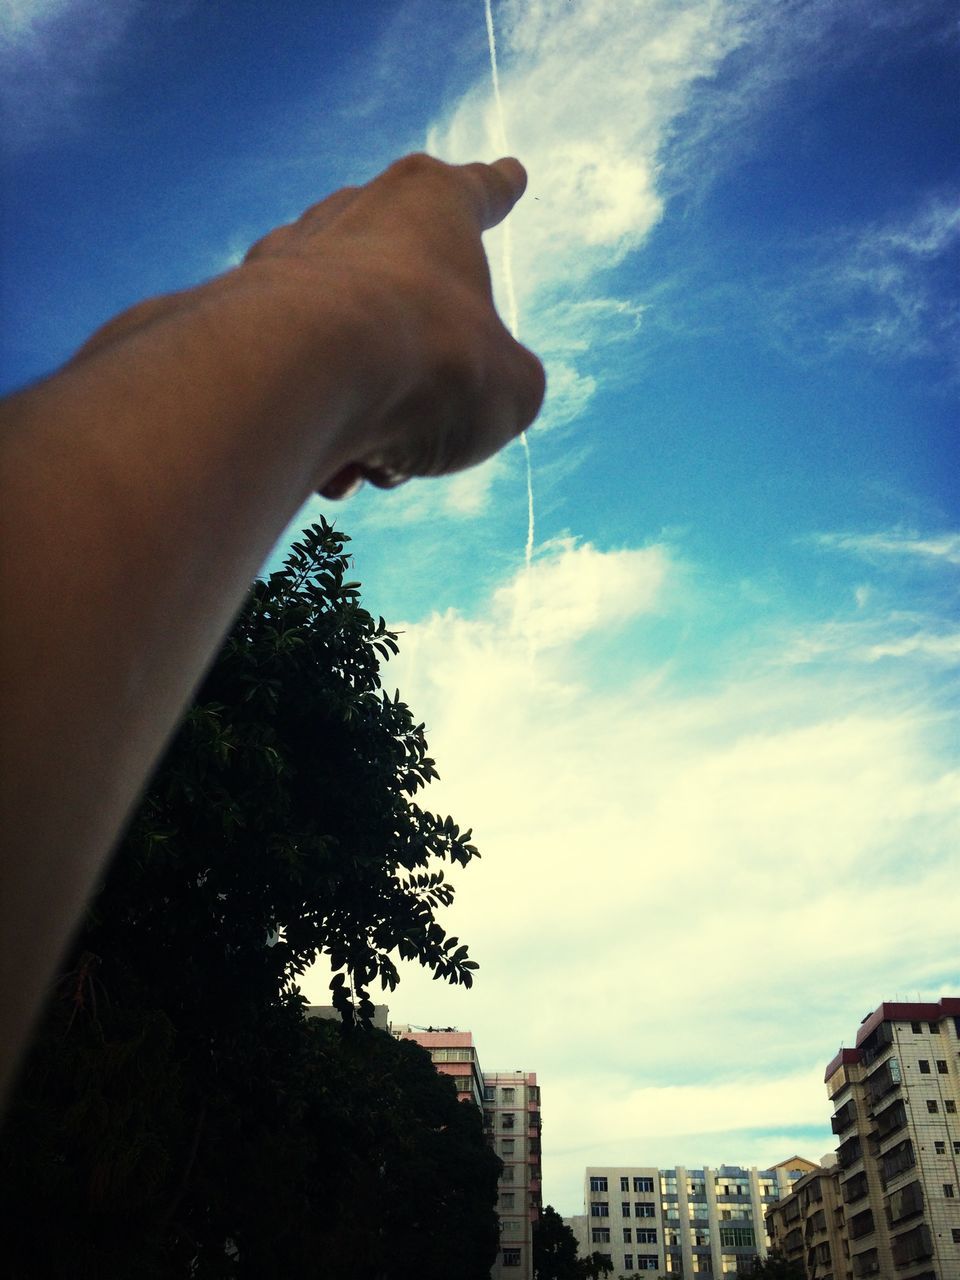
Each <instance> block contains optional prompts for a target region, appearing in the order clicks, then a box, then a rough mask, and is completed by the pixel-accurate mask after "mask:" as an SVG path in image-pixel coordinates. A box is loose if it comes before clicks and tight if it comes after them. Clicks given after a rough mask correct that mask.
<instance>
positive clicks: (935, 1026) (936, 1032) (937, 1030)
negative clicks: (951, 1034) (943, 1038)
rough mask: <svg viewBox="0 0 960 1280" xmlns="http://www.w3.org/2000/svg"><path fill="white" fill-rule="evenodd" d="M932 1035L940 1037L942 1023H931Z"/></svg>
mask: <svg viewBox="0 0 960 1280" xmlns="http://www.w3.org/2000/svg"><path fill="white" fill-rule="evenodd" d="M930 1034H931V1035H932V1036H938V1035H939V1034H940V1023H939V1022H931V1023H930Z"/></svg>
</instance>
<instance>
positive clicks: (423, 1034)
mask: <svg viewBox="0 0 960 1280" xmlns="http://www.w3.org/2000/svg"><path fill="white" fill-rule="evenodd" d="M393 1034H394V1035H395V1036H396V1038H397V1039H398V1040H415V1041H416V1042H417V1044H419V1045H421V1046H422V1047H423V1048H424V1049H426V1050H427V1051H428V1053H429V1054H430V1057H431V1059H432V1061H433V1065H434V1066H435V1067H436V1069H437V1071H439V1073H440V1074H441V1075H442V1076H450V1078H451V1079H452V1080H453V1083H454V1084H455V1085H456V1086H457V1096H458V1097H459V1098H460V1101H461V1102H463V1101H465V1100H466V1101H469V1102H473V1103H475V1104H476V1106H477V1108H480V1106H481V1100H482V1098H483V1073H482V1072H481V1070H480V1060H479V1058H478V1057H477V1050H476V1047H475V1046H474V1043H473V1035H472V1034H471V1032H469V1031H457V1029H456V1028H455V1027H442V1028H436V1027H429V1028H427V1027H423V1028H421V1027H408V1026H395V1027H394V1028H393Z"/></svg>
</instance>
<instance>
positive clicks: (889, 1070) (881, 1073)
mask: <svg viewBox="0 0 960 1280" xmlns="http://www.w3.org/2000/svg"><path fill="white" fill-rule="evenodd" d="M899 1084H900V1063H899V1062H898V1061H897V1060H896V1058H888V1059H887V1061H886V1062H884V1063H883V1065H882V1066H879V1067H877V1069H876V1071H874V1073H873V1075H871V1076H869V1077H868V1078H867V1092H868V1093H869V1095H870V1105H871V1106H872V1107H876V1105H877V1103H878V1102H879V1101H880V1099H881V1098H884V1097H886V1095H887V1094H888V1093H889V1092H890V1090H891V1089H896V1088H897V1086H898V1085H899Z"/></svg>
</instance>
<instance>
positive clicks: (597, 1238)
mask: <svg viewBox="0 0 960 1280" xmlns="http://www.w3.org/2000/svg"><path fill="white" fill-rule="evenodd" d="M590 1243H591V1244H609V1243H610V1228H609V1227H594V1228H593V1229H592V1230H591V1232H590Z"/></svg>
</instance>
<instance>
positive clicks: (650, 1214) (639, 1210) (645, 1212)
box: [633, 1200, 657, 1218]
mask: <svg viewBox="0 0 960 1280" xmlns="http://www.w3.org/2000/svg"><path fill="white" fill-rule="evenodd" d="M633 1216H634V1217H635V1218H655V1217H656V1216H657V1206H656V1205H655V1204H654V1203H653V1201H652V1200H638V1201H637V1203H636V1204H635V1205H634V1206H633Z"/></svg>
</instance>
